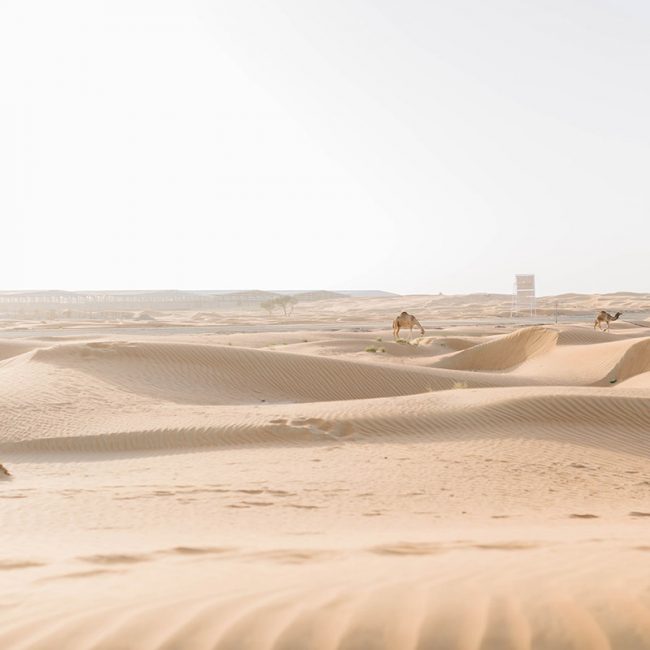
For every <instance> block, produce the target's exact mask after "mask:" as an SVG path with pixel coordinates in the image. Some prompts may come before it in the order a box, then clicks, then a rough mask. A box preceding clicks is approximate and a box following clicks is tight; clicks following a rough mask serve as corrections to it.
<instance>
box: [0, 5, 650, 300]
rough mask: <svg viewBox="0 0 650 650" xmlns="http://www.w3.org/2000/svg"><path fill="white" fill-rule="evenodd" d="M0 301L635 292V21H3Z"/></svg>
mask: <svg viewBox="0 0 650 650" xmlns="http://www.w3.org/2000/svg"><path fill="white" fill-rule="evenodd" d="M0 218H1V220H2V221H1V223H2V226H3V232H2V242H3V245H2V248H1V254H0V289H27V288H31V289H34V288H61V289H82V288H86V289H91V288H94V289H102V288H132V289H139V288H181V289H182V288H204V289H205V288H234V289H236V288H260V289H281V288H295V289H300V288H305V289H306V288H327V289H339V288H348V289H351V288H382V289H387V290H393V291H398V292H401V293H406V292H438V291H443V292H445V293H452V292H455V293H466V292H472V291H487V292H497V291H500V292H508V291H510V289H511V285H512V276H513V275H514V274H515V273H535V274H536V275H537V284H538V290H539V292H540V293H545V294H550V293H558V292H564V291H589V292H591V291H615V290H632V291H650V254H649V253H650V225H649V221H650V3H649V2H647V1H646V0H637V1H634V0H611V1H597V0H591V1H581V0H570V1H569V0H530V1H525V0H492V1H490V2H485V1H484V0H473V1H470V0H453V1H451V0H444V1H443V0H439V1H435V0H422V1H419V2H416V1H405V0H400V1H397V0H392V1H388V0H385V1H382V0H365V1H362V0H340V1H336V0H320V1H318V2H316V1H310V0H293V1H291V0H282V1H280V0H278V1H274V0H266V1H258V2H256V1H246V0H227V1H220V2H217V1H212V2H211V1H209V0H203V1H200V0H199V1H191V0H176V1H166V0H151V1H146V0H124V1H119V0H107V1H106V2H100V1H95V0H80V1H79V2H70V1H66V0H57V1H56V2H53V1H52V0H42V1H29V0H17V1H15V2H10V1H7V0H0Z"/></svg>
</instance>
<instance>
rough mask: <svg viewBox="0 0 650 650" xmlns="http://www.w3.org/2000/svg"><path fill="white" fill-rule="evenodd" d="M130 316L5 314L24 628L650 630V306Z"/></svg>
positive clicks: (299, 641)
mask: <svg viewBox="0 0 650 650" xmlns="http://www.w3.org/2000/svg"><path fill="white" fill-rule="evenodd" d="M621 299H622V298H621ZM422 300H423V301H424V300H425V299H424V298H422ZM427 300H429V302H430V303H431V305H433V304H434V303H435V302H436V300H435V297H433V298H432V297H428V298H427ZM477 300H478V299H477ZM497 302H498V301H497ZM497 302H495V305H496V304H497ZM470 303H471V300H470ZM377 304H378V303H377ZM422 304H425V303H424V302H423V303H422ZM477 304H478V302H477ZM375 307H376V306H373V305H364V304H363V301H359V304H358V310H359V311H360V312H363V311H364V310H367V311H368V313H372V310H373V309H375ZM353 311H354V310H353ZM155 316H156V318H160V316H159V315H158V314H156V315H155ZM348 317H350V314H347V315H346V316H345V318H348ZM145 322H146V321H145ZM158 325H159V323H157V324H156V329H158ZM361 330H365V331H361ZM118 332H119V333H118V334H110V335H105V336H103V338H98V337H92V335H90V336H91V338H85V337H88V336H89V334H88V333H83V334H80V335H79V336H76V337H75V332H74V330H73V329H71V330H70V331H69V332H68V331H67V330H66V335H67V337H63V338H57V337H54V336H52V337H49V338H42V339H38V338H29V339H27V338H24V339H21V338H14V339H11V340H9V339H5V340H2V341H0V406H1V408H0V460H1V461H2V462H3V464H4V465H5V466H6V467H7V468H8V469H9V470H10V471H11V473H12V476H11V477H5V478H4V479H3V481H2V482H1V483H0V503H1V504H2V512H3V526H2V527H1V529H0V535H1V536H2V544H3V546H2V548H3V557H2V558H0V585H1V586H2V590H1V594H2V595H1V596H0V605H1V607H0V644H1V645H2V647H6V648H48V649H49V648H62V649H64V650H67V649H70V650H77V649H84V650H85V649H86V648H91V647H92V648H107V649H112V648H118V647H119V648H132V649H134V650H135V649H138V650H139V649H140V648H157V649H163V648H165V649H169V650H171V649H172V648H190V649H192V650H193V649H197V650H198V649H203V648H206V649H207V648H221V649H225V648H237V649H240V648H250V649H255V650H257V649H258V648H268V649H269V650H270V649H271V648H273V649H275V650H279V649H287V650H288V649H295V648H301V649H302V648H313V649H315V650H320V649H324V648H348V649H351V648H358V649H366V648H407V649H410V648H413V649H424V648H442V649H447V648H459V649H461V648H482V649H485V650H490V649H494V650H500V649H501V648H516V649H518V648H521V649H522V650H523V649H527V648H543V649H546V648H548V649H555V648H561V647H567V648H568V647H572V648H583V647H588V648H600V647H602V648H610V647H630V648H636V647H646V646H650V599H649V598H648V593H650V592H649V588H650V583H648V579H647V576H646V573H645V572H644V571H642V570H640V567H642V566H644V562H645V560H646V556H647V554H648V552H649V549H650V547H649V546H648V545H647V544H646V543H645V542H644V541H643V540H644V531H645V526H646V525H647V522H648V521H650V512H649V509H648V506H647V503H648V497H649V496H650V464H649V458H650V436H648V431H649V430H650V379H649V377H650V330H649V329H648V328H641V327H634V326H631V325H629V324H627V325H626V324H622V325H621V326H620V327H618V328H616V329H614V328H613V329H612V332H610V333H607V334H605V333H600V332H594V331H593V328H592V327H591V326H590V325H589V323H585V324H584V325H567V326H565V325H559V326H556V325H546V326H531V327H523V328H512V327H510V328H504V327H496V326H494V325H490V324H487V325H485V324H482V325H477V326H475V327H472V326H468V325H463V326H462V327H455V326H451V327H448V328H442V327H441V328H440V329H431V330H430V331H428V332H427V336H425V337H422V338H417V339H414V340H413V341H412V342H411V343H405V342H401V343H398V342H394V341H392V340H390V338H391V335H390V331H389V330H387V329H381V330H373V329H372V328H371V327H359V326H354V328H353V327H352V326H351V327H350V328H349V329H348V330H346V331H340V332H327V331H313V330H312V331H307V330H305V331H299V330H292V331H287V332H261V331H260V332H247V333H234V334H223V333H220V334H217V333H210V332H207V333H206V332H199V333H195V334H194V333H192V332H191V331H187V332H185V333H182V332H179V333H176V334H173V335H172V334H168V335H166V336H161V335H160V334H159V333H156V334H155V335H154V333H153V330H152V333H151V335H147V334H145V335H138V336H130V335H129V332H128V328H126V329H125V331H124V332H121V331H119V330H118ZM30 335H33V332H30ZM370 348H374V350H373V351H370V350H369V349H370ZM44 533H46V534H44Z"/></svg>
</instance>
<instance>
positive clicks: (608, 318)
mask: <svg viewBox="0 0 650 650" xmlns="http://www.w3.org/2000/svg"><path fill="white" fill-rule="evenodd" d="M622 315H623V312H622V311H617V312H616V314H615V315H614V316H612V315H611V314H609V313H608V312H606V311H601V312H599V313H598V315H597V316H596V321H595V322H594V329H596V328H598V329H599V330H600V331H601V332H602V331H603V323H605V325H607V328H606V329H605V330H604V331H605V332H608V331H609V324H610V323H611V322H612V321H614V320H618V317H619V316H622Z"/></svg>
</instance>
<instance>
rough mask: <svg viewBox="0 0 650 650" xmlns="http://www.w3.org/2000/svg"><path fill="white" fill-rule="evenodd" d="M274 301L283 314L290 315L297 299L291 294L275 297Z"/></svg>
mask: <svg viewBox="0 0 650 650" xmlns="http://www.w3.org/2000/svg"><path fill="white" fill-rule="evenodd" d="M275 302H276V304H277V305H278V307H281V308H282V311H283V312H284V315H285V316H291V314H293V308H294V306H295V304H296V303H297V302H298V301H297V300H296V299H295V298H294V297H293V296H280V298H276V299H275ZM287 310H288V311H287Z"/></svg>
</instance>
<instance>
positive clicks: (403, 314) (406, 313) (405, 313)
mask: <svg viewBox="0 0 650 650" xmlns="http://www.w3.org/2000/svg"><path fill="white" fill-rule="evenodd" d="M408 315H409V313H408V312H407V311H403V312H402V313H401V314H400V316H408Z"/></svg>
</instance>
